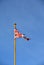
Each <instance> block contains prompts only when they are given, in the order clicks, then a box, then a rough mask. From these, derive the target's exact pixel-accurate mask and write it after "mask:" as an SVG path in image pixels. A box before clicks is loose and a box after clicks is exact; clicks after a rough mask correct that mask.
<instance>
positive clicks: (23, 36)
mask: <svg viewBox="0 0 44 65" xmlns="http://www.w3.org/2000/svg"><path fill="white" fill-rule="evenodd" d="M15 38H24V39H26V40H30V38H27V37H26V36H25V35H24V34H22V33H20V32H19V31H18V30H17V29H14V39H15Z"/></svg>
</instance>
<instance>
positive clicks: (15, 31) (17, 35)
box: [14, 23, 30, 65]
mask: <svg viewBox="0 0 44 65" xmlns="http://www.w3.org/2000/svg"><path fill="white" fill-rule="evenodd" d="M16 38H24V39H25V40H30V38H27V37H26V36H25V35H24V34H22V33H20V32H19V31H18V30H17V28H16V23H15V24H14V65H16Z"/></svg>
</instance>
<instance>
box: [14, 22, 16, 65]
mask: <svg viewBox="0 0 44 65" xmlns="http://www.w3.org/2000/svg"><path fill="white" fill-rule="evenodd" d="M14 29H16V23H15V24H14ZM14 65H16V38H15V39H14Z"/></svg>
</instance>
